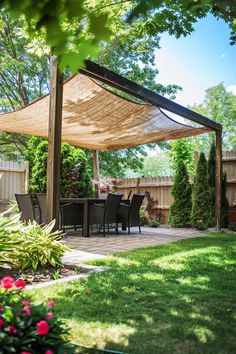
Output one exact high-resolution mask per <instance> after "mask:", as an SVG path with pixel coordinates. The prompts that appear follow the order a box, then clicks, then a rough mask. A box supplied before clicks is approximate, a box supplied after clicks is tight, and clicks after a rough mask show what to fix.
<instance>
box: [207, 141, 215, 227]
mask: <svg viewBox="0 0 236 354" xmlns="http://www.w3.org/2000/svg"><path fill="white" fill-rule="evenodd" d="M207 169H208V181H209V193H210V204H211V226H213V225H215V194H216V191H215V188H216V147H215V143H214V142H213V143H212V144H211V149H210V154H209V159H208V164H207Z"/></svg>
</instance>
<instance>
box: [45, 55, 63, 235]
mask: <svg viewBox="0 0 236 354" xmlns="http://www.w3.org/2000/svg"><path fill="white" fill-rule="evenodd" d="M62 98H63V74H62V73H60V72H59V69H58V58H57V56H56V55H52V56H51V60H50V103H49V123H48V162H47V196H46V207H47V222H50V221H52V220H55V226H54V230H57V229H58V228H59V203H60V201H59V198H60V162H61V127H62Z"/></svg>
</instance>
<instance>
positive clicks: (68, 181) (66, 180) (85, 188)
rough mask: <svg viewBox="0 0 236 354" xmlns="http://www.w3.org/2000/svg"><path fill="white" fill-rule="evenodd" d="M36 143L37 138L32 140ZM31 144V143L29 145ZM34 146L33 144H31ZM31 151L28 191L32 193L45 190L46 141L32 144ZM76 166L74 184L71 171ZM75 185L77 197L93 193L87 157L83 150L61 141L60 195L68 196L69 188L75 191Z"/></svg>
mask: <svg viewBox="0 0 236 354" xmlns="http://www.w3.org/2000/svg"><path fill="white" fill-rule="evenodd" d="M33 141H35V142H36V143H38V141H37V140H33ZM29 146H31V145H29ZM33 146H34V145H33ZM31 148H32V147H31ZM34 148H35V151H32V154H33V155H34V159H32V158H31V163H32V161H33V167H32V170H31V177H30V191H31V192H32V193H37V192H40V193H41V192H46V182H47V158H48V142H47V141H45V140H44V141H41V142H40V143H39V144H37V145H36V146H34ZM75 168H76V178H77V181H76V184H75V182H74V176H75V174H74V173H73V171H74V169H75ZM75 185H76V189H77V193H78V196H79V197H89V196H91V195H93V186H92V181H91V178H90V175H89V173H88V168H87V158H86V155H85V153H84V152H83V150H81V149H79V148H75V147H74V146H72V145H70V144H67V143H62V145H61V180H60V193H61V197H69V196H70V194H71V189H73V192H74V191H75Z"/></svg>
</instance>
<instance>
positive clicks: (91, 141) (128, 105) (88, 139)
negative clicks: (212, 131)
mask: <svg viewBox="0 0 236 354" xmlns="http://www.w3.org/2000/svg"><path fill="white" fill-rule="evenodd" d="M48 116H49V95H45V96H43V97H41V98H39V99H38V100H36V101H34V102H32V103H31V104H29V105H28V106H25V107H24V108H22V109H19V110H16V111H13V112H10V113H4V114H1V115H0V129H1V131H4V132H11V133H21V134H32V135H37V136H43V137H47V136H48ZM208 131H209V129H207V128H205V127H201V128H196V127H191V126H188V125H184V124H180V123H178V122H176V121H175V120H173V119H172V118H170V117H168V116H167V115H166V114H165V113H164V112H163V111H162V110H161V109H160V108H159V107H156V106H154V105H151V104H140V103H136V102H132V101H130V100H127V99H125V98H122V97H120V96H118V95H116V94H114V93H113V92H111V91H109V90H108V89H106V88H104V87H103V86H102V85H101V84H100V83H99V82H98V81H96V80H94V79H91V78H89V77H88V76H86V75H84V74H76V75H74V76H72V77H71V78H70V79H68V80H67V81H65V82H64V89H63V113H62V140H63V141H65V142H68V143H71V144H74V145H76V146H80V147H83V148H87V149H92V150H118V149H124V148H130V147H134V146H137V145H141V144H147V143H153V142H159V141H164V140H174V139H179V138H183V137H188V136H192V135H197V134H202V133H206V132H208Z"/></svg>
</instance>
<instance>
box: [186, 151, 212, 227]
mask: <svg viewBox="0 0 236 354" xmlns="http://www.w3.org/2000/svg"><path fill="white" fill-rule="evenodd" d="M191 222H192V226H193V227H195V228H197V229H200V230H204V229H206V228H208V227H209V226H210V225H211V203H210V191H209V179H208V173H207V161H206V157H205V155H204V153H203V152H202V153H201V154H200V158H199V161H198V166H197V171H196V176H195V180H194V188H193V207H192V213H191Z"/></svg>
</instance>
